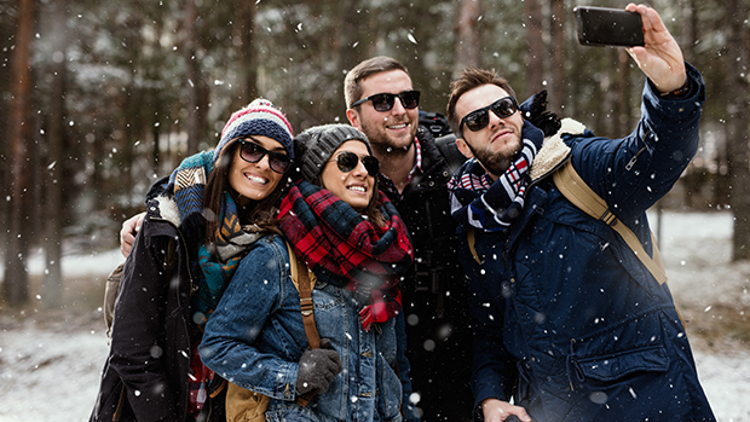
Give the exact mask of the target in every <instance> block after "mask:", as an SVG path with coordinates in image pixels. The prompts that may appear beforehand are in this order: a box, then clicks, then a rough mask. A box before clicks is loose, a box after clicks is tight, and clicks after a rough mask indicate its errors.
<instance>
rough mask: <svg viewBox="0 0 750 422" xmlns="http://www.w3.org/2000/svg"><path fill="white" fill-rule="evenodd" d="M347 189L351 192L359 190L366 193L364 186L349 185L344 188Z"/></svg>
mask: <svg viewBox="0 0 750 422" xmlns="http://www.w3.org/2000/svg"><path fill="white" fill-rule="evenodd" d="M346 189H347V190H350V191H353V192H361V193H366V192H367V189H366V188H365V187H364V186H349V187H348V188H346Z"/></svg>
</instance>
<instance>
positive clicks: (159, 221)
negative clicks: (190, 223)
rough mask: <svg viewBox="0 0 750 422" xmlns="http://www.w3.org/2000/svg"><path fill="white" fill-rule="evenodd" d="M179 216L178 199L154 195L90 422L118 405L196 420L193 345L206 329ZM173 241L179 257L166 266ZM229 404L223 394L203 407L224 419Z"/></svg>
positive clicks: (142, 413)
mask: <svg viewBox="0 0 750 422" xmlns="http://www.w3.org/2000/svg"><path fill="white" fill-rule="evenodd" d="M178 224H179V213H178V211H177V207H176V205H175V203H174V202H173V201H171V200H169V199H167V198H166V197H163V196H162V197H158V198H155V199H154V200H151V201H149V203H148V204H147V215H146V218H145V219H144V222H143V226H142V227H141V230H140V231H139V233H138V235H137V236H136V239H135V243H134V244H133V249H132V251H131V253H130V255H129V256H128V259H127V261H126V263H125V267H124V271H123V276H122V280H121V285H120V290H119V294H118V297H117V302H116V305H115V315H114V323H113V326H112V343H111V347H110V352H109V356H108V358H107V361H106V363H105V366H104V370H103V373H102V380H101V386H100V389H99V395H98V397H97V400H96V405H95V408H94V411H93V413H92V415H91V418H90V421H91V422H103V421H113V420H117V416H116V415H117V414H118V413H119V414H120V417H119V420H120V421H124V422H127V421H139V422H144V421H147V422H150V421H192V420H194V419H193V416H191V415H187V406H188V395H189V384H188V374H189V373H190V346H191V344H195V343H196V342H197V341H199V339H200V335H199V334H197V333H198V331H197V328H196V327H195V326H194V324H193V323H192V322H191V321H192V318H191V316H190V293H191V284H192V283H191V274H190V269H189V266H190V265H189V261H188V257H187V253H186V248H185V244H184V241H183V240H182V236H181V234H180V232H179V230H178V229H177V226H178ZM170 244H171V245H170ZM170 246H171V247H172V249H173V250H174V253H172V254H171V257H172V259H174V260H176V261H175V262H173V263H172V265H171V268H170V269H171V271H167V269H168V267H169V265H168V262H167V253H168V252H167V251H169V250H170ZM167 272H171V274H166V273H167ZM191 338H192V339H191ZM212 404H213V405H214V406H213V407H214V409H212V408H211V407H212ZM222 408H223V402H222V403H218V400H215V401H213V402H212V401H209V402H207V403H206V407H205V409H204V413H206V414H207V417H208V420H223V409H222ZM204 420H205V419H204Z"/></svg>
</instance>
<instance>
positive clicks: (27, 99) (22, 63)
mask: <svg viewBox="0 0 750 422" xmlns="http://www.w3.org/2000/svg"><path fill="white" fill-rule="evenodd" d="M34 6H35V5H34V0H20V2H19V8H18V30H17V34H16V42H15V44H16V48H15V54H14V55H13V60H12V63H11V66H12V85H11V93H12V99H11V104H12V106H11V115H10V119H9V120H10V121H9V124H8V140H9V141H10V144H11V152H12V162H11V177H12V184H13V186H12V187H11V203H12V204H13V205H12V206H11V209H10V236H9V238H8V252H7V254H6V255H5V278H4V282H3V291H4V294H5V300H6V301H7V303H8V304H9V305H11V306H21V305H24V304H25V303H26V302H28V300H29V276H28V272H27V267H26V259H27V255H28V251H29V235H30V234H31V233H30V232H29V230H28V227H29V219H28V215H29V211H30V209H31V201H30V199H29V196H30V193H31V186H30V171H31V169H30V168H29V164H28V161H29V160H28V158H29V155H28V154H29V152H28V149H27V145H30V144H31V127H32V124H31V120H30V119H29V109H30V103H31V87H32V83H31V69H30V68H29V65H30V63H29V58H30V55H31V46H32V43H33V38H32V34H33V32H34Z"/></svg>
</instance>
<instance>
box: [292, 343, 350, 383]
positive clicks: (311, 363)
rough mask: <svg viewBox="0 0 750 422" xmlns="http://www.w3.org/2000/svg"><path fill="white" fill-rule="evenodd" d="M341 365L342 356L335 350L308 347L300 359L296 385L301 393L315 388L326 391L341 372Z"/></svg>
mask: <svg viewBox="0 0 750 422" xmlns="http://www.w3.org/2000/svg"><path fill="white" fill-rule="evenodd" d="M323 340H326V339H323ZM323 340H321V344H322V343H323ZM341 367H342V365H341V357H339V354H338V352H336V351H335V350H330V349H308V350H306V351H305V353H303V354H302V357H301V358H300V359H299V372H298V373H297V383H296V384H295V387H296V388H297V391H298V392H299V393H300V394H306V393H308V392H310V391H313V390H315V392H317V393H325V392H326V391H327V390H328V385H329V384H330V383H331V381H333V379H334V378H336V375H338V373H339V372H341Z"/></svg>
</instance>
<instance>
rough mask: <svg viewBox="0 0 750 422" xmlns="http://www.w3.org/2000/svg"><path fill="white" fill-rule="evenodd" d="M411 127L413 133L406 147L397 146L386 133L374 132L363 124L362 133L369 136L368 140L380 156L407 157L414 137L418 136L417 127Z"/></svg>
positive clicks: (367, 125)
mask: <svg viewBox="0 0 750 422" xmlns="http://www.w3.org/2000/svg"><path fill="white" fill-rule="evenodd" d="M409 127H410V128H412V131H411V134H410V136H409V141H408V142H407V143H406V145H396V144H395V143H394V142H393V140H391V138H389V137H388V135H387V134H386V133H385V132H384V131H377V130H374V128H372V127H371V126H370V125H369V124H364V123H363V124H362V132H363V133H364V134H365V136H367V140H368V141H370V145H372V148H373V149H374V150H377V151H378V152H379V155H385V156H390V157H399V156H403V155H406V154H407V153H408V152H409V150H410V149H411V146H412V145H413V144H414V137H415V136H416V135H417V126H416V125H414V124H412V125H411V126H409Z"/></svg>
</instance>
